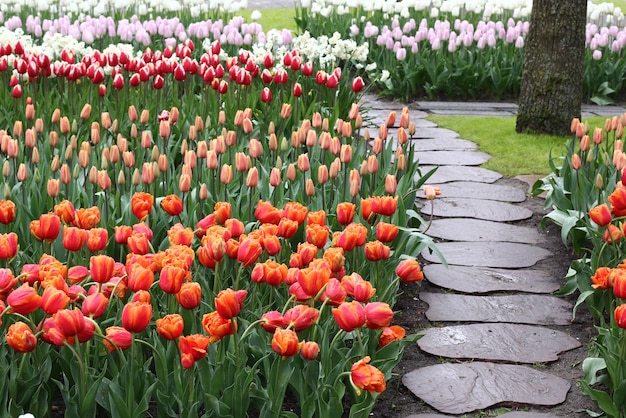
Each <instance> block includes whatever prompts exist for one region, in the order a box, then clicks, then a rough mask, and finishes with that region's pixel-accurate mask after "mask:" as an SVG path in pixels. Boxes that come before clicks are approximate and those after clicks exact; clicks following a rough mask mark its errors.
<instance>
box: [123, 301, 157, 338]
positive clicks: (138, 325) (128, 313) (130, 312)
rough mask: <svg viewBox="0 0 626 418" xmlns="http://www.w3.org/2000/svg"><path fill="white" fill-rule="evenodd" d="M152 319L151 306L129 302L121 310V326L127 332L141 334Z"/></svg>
mask: <svg viewBox="0 0 626 418" xmlns="http://www.w3.org/2000/svg"><path fill="white" fill-rule="evenodd" d="M151 319H152V305H151V304H149V303H144V302H129V303H127V304H126V305H124V309H123V310H122V326H123V327H124V329H126V330H127V331H129V332H134V333H137V332H141V331H143V330H144V329H146V328H147V327H148V324H150V320H151Z"/></svg>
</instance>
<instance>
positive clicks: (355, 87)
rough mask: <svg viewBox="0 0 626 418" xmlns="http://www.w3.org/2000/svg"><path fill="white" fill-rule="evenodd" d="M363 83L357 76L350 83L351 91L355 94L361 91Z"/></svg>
mask: <svg viewBox="0 0 626 418" xmlns="http://www.w3.org/2000/svg"><path fill="white" fill-rule="evenodd" d="M364 85H365V83H364V82H363V79H362V78H361V77H360V76H359V77H356V78H355V79H354V80H353V81H352V91H353V92H355V93H359V92H360V91H361V90H363V87H364Z"/></svg>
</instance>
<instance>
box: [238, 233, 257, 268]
mask: <svg viewBox="0 0 626 418" xmlns="http://www.w3.org/2000/svg"><path fill="white" fill-rule="evenodd" d="M262 252H263V248H262V247H261V244H260V243H259V241H257V240H256V239H253V238H246V239H244V240H243V241H241V243H240V244H239V247H238V249H237V261H239V262H241V263H243V267H244V268H246V267H249V266H251V265H252V264H254V263H255V262H256V260H257V259H258V258H259V256H260V255H261V253H262Z"/></svg>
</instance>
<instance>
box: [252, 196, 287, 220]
mask: <svg viewBox="0 0 626 418" xmlns="http://www.w3.org/2000/svg"><path fill="white" fill-rule="evenodd" d="M254 216H255V217H256V219H257V220H258V221H259V222H261V223H270V224H274V225H278V223H279V222H280V220H281V211H280V210H278V209H277V208H275V207H274V205H272V204H271V203H270V202H265V201H263V200H259V203H258V204H257V206H256V208H255V209H254Z"/></svg>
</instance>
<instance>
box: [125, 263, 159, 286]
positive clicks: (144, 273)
mask: <svg viewBox="0 0 626 418" xmlns="http://www.w3.org/2000/svg"><path fill="white" fill-rule="evenodd" d="M153 283H154V272H153V271H152V270H151V269H149V268H146V267H144V266H141V265H139V264H133V265H132V266H131V268H130V269H129V271H128V277H127V286H128V289H130V291H131V292H137V291H139V290H149V289H150V287H151V286H152V284H153Z"/></svg>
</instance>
